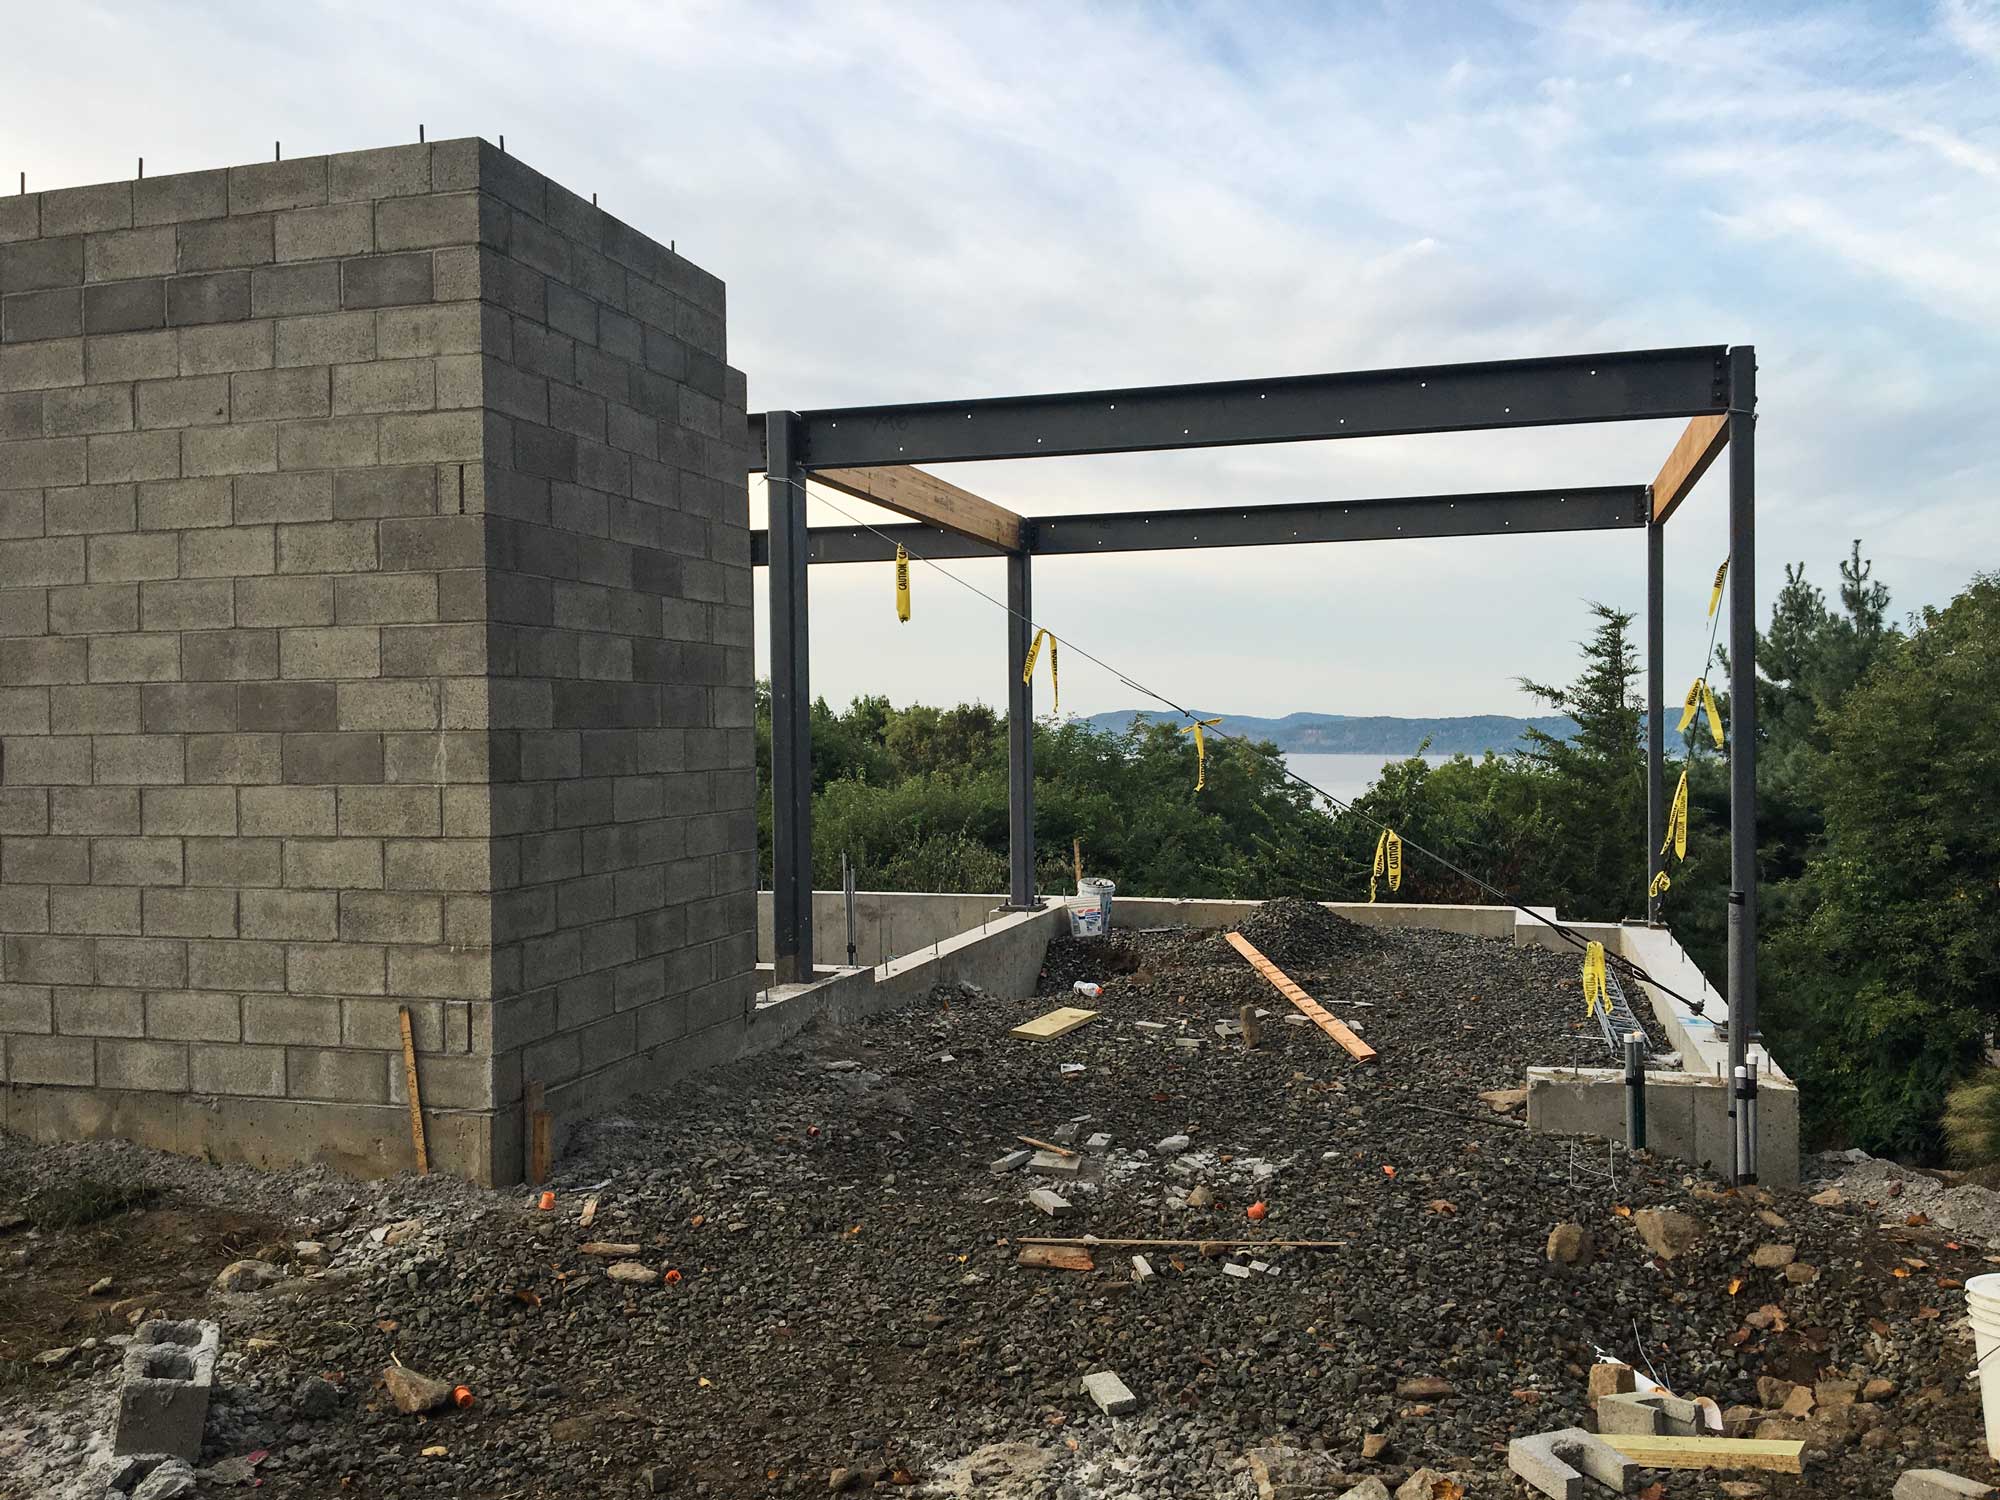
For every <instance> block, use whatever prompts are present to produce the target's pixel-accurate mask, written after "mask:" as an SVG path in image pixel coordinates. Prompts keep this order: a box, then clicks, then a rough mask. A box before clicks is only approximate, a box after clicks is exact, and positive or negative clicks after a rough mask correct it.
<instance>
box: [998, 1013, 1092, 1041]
mask: <svg viewBox="0 0 2000 1500" xmlns="http://www.w3.org/2000/svg"><path fill="white" fill-rule="evenodd" d="M1096 1019H1097V1012H1096V1011H1094V1010H1078V1009H1077V1008H1076V1007H1075V1006H1074V1005H1065V1006H1064V1007H1063V1008H1062V1009H1061V1010H1052V1011H1050V1012H1049V1013H1048V1014H1047V1015H1045V1016H1036V1017H1035V1019H1034V1020H1032V1021H1023V1022H1022V1023H1021V1024H1020V1025H1019V1026H1016V1027H1015V1028H1014V1029H1013V1030H1012V1031H1010V1032H1008V1033H1007V1035H1009V1036H1021V1037H1026V1038H1028V1039H1029V1040H1030V1041H1037V1042H1046V1041H1047V1040H1048V1039H1049V1038H1050V1037H1057V1036H1067V1035H1068V1034H1069V1033H1070V1032H1072V1031H1074V1030H1076V1028H1077V1027H1079V1026H1081V1025H1083V1024H1084V1023H1085V1022H1086V1021H1094V1020H1096Z"/></svg>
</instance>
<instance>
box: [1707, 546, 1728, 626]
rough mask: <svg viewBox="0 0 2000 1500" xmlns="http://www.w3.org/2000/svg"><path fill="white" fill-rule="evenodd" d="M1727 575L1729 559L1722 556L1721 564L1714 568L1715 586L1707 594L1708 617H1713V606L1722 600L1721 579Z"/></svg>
mask: <svg viewBox="0 0 2000 1500" xmlns="http://www.w3.org/2000/svg"><path fill="white" fill-rule="evenodd" d="M1728 576H1729V559H1728V558H1726V557H1725V558H1723V560H1722V566H1721V567H1719V568H1717V569H1716V570H1715V587H1714V588H1713V589H1710V590H1709V594H1708V618H1709V619H1711V620H1712V619H1714V618H1715V606H1716V605H1718V604H1720V603H1721V602H1722V580H1723V579H1725V578H1727V577H1728Z"/></svg>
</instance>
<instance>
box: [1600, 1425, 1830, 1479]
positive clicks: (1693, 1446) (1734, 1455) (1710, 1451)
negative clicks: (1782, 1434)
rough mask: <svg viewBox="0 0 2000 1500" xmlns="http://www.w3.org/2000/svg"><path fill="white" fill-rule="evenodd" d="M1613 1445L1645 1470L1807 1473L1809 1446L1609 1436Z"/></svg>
mask: <svg viewBox="0 0 2000 1500" xmlns="http://www.w3.org/2000/svg"><path fill="white" fill-rule="evenodd" d="M1600 1441H1602V1442H1605V1443H1609V1444H1610V1445H1611V1446H1612V1447H1613V1448H1616V1449H1617V1450H1618V1451H1619V1452H1620V1453H1622V1454H1623V1455H1624V1456H1625V1457H1626V1458H1629V1459H1630V1460H1631V1461H1632V1462H1633V1463H1635V1464H1637V1465H1639V1467H1640V1468H1642V1469H1769V1470H1771V1471H1772V1472H1773V1473H1777V1474H1798V1473H1802V1472H1803V1471H1804V1465H1803V1463H1802V1462H1801V1455H1803V1454H1804V1452H1805V1446H1806V1445H1805V1444H1804V1443H1801V1442H1781V1441H1777V1440H1774V1439H1770V1438H1761V1439H1760V1438H1720V1437H1718V1438H1704V1437H1647V1436H1644V1435H1642V1434H1638V1433H1628V1432H1607V1433H1605V1434H1603V1435H1602V1437H1601V1438H1600Z"/></svg>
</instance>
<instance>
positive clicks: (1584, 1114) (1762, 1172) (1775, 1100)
mask: <svg viewBox="0 0 2000 1500" xmlns="http://www.w3.org/2000/svg"><path fill="white" fill-rule="evenodd" d="M1729 1093H1730V1090H1729V1085H1728V1084H1727V1083H1726V1082H1725V1081H1724V1080H1722V1079H1720V1078H1715V1077H1703V1076H1701V1075H1699V1074H1689V1073H1671V1072H1660V1071H1657V1070H1655V1071H1651V1072H1648V1073H1647V1075H1646V1146H1647V1148H1648V1149H1649V1150H1652V1151H1658V1152H1662V1153H1664V1154H1666V1155H1668V1156H1677V1157H1679V1158H1681V1160H1683V1161H1689V1162H1693V1163H1695V1164H1696V1165H1697V1166H1703V1167H1707V1168H1709V1169H1710V1170H1712V1171H1716V1172H1720V1173H1724V1174H1726V1173H1727V1172H1728V1171H1729V1169H1730V1162H1731V1159H1732V1154H1733V1153H1732V1151H1731V1147H1730V1136H1729V1128H1730V1127H1729ZM1528 1128H1529V1129H1530V1130H1538V1131H1543V1132H1546V1133H1548V1134H1550V1135H1591V1136H1600V1137H1603V1138H1604V1139H1606V1140H1614V1141H1623V1140H1624V1139H1625V1070H1624V1069H1623V1068H1530V1069H1528ZM1757 1140H1758V1154H1757V1169H1758V1170H1757V1180H1758V1181H1759V1182H1762V1183H1764V1184H1765V1185H1766V1186H1769V1187H1796V1186H1798V1182H1799V1091H1798V1088H1797V1086H1796V1085H1794V1084H1793V1083H1792V1082H1791V1081H1790V1080H1789V1079H1787V1078H1784V1077H1783V1076H1782V1075H1781V1076H1779V1077H1778V1078H1775V1079H1769V1080H1760V1081H1759V1086H1758V1090H1757Z"/></svg>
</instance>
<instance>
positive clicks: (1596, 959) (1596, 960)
mask: <svg viewBox="0 0 2000 1500" xmlns="http://www.w3.org/2000/svg"><path fill="white" fill-rule="evenodd" d="M1600 1005H1601V1006H1603V1007H1604V1013H1605V1014H1606V1015H1607V1016H1608V1015H1610V1014H1611V982H1610V980H1609V979H1607V978H1606V977H1605V971H1604V944H1602V943H1592V944H1591V945H1590V946H1589V947H1588V948H1586V949H1584V950H1583V1014H1584V1016H1585V1018H1586V1019H1587V1018H1588V1017H1589V1016H1590V1015H1591V1014H1592V1013H1593V1012H1594V1011H1595V1010H1596V1009H1597V1007H1598V1006H1600Z"/></svg>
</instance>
